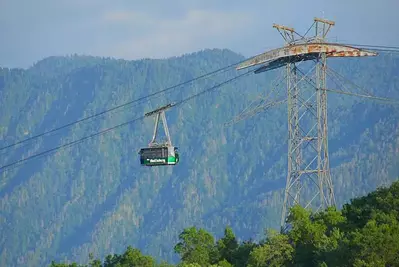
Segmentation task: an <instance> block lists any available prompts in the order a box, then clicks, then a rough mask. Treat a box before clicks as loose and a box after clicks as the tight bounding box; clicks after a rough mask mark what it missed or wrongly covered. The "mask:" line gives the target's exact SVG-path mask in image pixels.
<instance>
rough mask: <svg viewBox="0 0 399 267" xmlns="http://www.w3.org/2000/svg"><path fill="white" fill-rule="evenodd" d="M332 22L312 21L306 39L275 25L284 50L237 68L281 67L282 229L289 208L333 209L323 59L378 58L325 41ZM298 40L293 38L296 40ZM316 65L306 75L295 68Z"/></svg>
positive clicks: (268, 52) (253, 111)
mask: <svg viewBox="0 0 399 267" xmlns="http://www.w3.org/2000/svg"><path fill="white" fill-rule="evenodd" d="M334 25H335V23H334V22H333V21H329V20H325V19H319V18H315V19H314V23H313V25H312V27H310V29H309V30H308V32H309V31H310V30H311V29H312V28H313V29H315V34H314V36H312V37H310V38H309V37H305V36H306V34H307V33H308V32H307V33H306V34H305V36H303V35H300V34H298V33H297V32H296V31H295V30H294V29H293V28H290V27H286V26H282V25H277V24H274V25H273V27H274V28H276V29H277V30H278V31H279V33H280V34H281V36H282V37H283V38H284V40H285V46H284V47H282V48H277V49H274V50H271V51H267V52H265V53H263V54H260V55H258V56H255V57H253V58H252V59H249V60H247V61H245V62H243V63H241V64H240V65H239V66H238V67H237V70H240V69H244V68H248V67H251V66H255V65H263V66H261V67H260V68H258V69H257V70H255V71H254V72H255V73H261V72H265V71H269V70H273V69H277V68H280V67H283V66H285V72H286V82H287V104H288V105H287V106H288V173H287V178H286V188H285V192H284V203H283V207H282V214H281V230H282V231H285V230H286V229H287V227H288V225H287V218H288V216H289V212H290V209H291V207H293V206H294V205H300V206H302V207H304V208H312V210H314V211H318V210H320V209H325V208H327V207H329V206H335V205H336V204H335V196H334V189H333V183H332V179H331V174H330V166H329V157H328V124H327V90H328V89H327V84H326V77H327V58H328V57H364V56H376V55H377V54H376V53H374V52H370V51H365V50H362V49H359V48H355V47H351V46H347V45H341V44H337V43H328V42H327V41H326V36H327V33H328V32H329V30H330V29H331V27H332V26H334ZM297 36H299V38H297V39H295V37H297ZM304 61H307V62H310V63H312V62H313V63H314V64H313V66H312V67H309V71H308V72H307V73H304V72H303V71H302V70H301V68H299V65H300V64H301V63H302V62H304ZM280 102H281V101H280ZM276 103H277V102H269V103H268V104H267V105H263V106H260V107H257V108H255V109H254V110H252V111H249V112H246V114H243V115H240V116H238V119H236V121H238V120H241V119H242V118H243V117H248V116H252V115H254V114H255V113H256V112H258V109H259V108H262V109H264V108H269V107H271V106H273V105H275V104H276Z"/></svg>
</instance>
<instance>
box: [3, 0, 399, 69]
mask: <svg viewBox="0 0 399 267" xmlns="http://www.w3.org/2000/svg"><path fill="white" fill-rule="evenodd" d="M398 10H399V0H379V1H376V0H335V1H333V0H330V1H321V0H320V1H316V0H301V1H298V0H278V1H276V0H273V1H268V0H247V1H231V0H230V1H228V0H169V1H167V0H141V1H136V0H0V36H1V39H0V66H3V67H28V66H30V65H32V64H33V63H34V62H36V61H38V60H40V59H43V58H45V57H47V56H52V55H65V54H72V53H77V54H87V55H96V56H111V57H116V58H125V59H138V58H144V57H149V58H164V57H169V56H178V55H181V54H184V53H190V52H194V51H197V50H201V49H204V48H229V49H232V50H233V51H236V52H238V53H241V54H243V55H245V56H251V55H254V54H258V53H261V52H263V51H264V50H265V49H267V48H271V47H276V46H278V45H282V44H283V41H282V38H281V36H280V35H279V34H278V32H277V31H276V30H275V29H273V28H272V24H273V23H279V24H284V25H287V26H290V27H294V28H295V29H296V30H297V31H298V32H300V33H304V32H305V31H306V30H307V29H308V27H309V26H310V25H311V24H312V22H313V17H314V16H318V17H323V16H324V18H326V19H330V20H334V21H335V22H336V26H335V27H334V29H333V30H332V31H331V32H330V34H329V36H330V37H333V38H338V41H342V42H346V43H355V44H376V45H398V44H399V27H398V21H399V19H397V16H398V15H397V14H398Z"/></svg>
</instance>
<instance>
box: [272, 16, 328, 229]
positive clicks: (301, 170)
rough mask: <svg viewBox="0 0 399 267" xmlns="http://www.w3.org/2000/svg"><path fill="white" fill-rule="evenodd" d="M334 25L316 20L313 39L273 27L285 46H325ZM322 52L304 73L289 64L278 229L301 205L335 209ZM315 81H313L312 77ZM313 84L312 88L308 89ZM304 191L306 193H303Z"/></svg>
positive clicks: (283, 225) (323, 54)
mask: <svg viewBox="0 0 399 267" xmlns="http://www.w3.org/2000/svg"><path fill="white" fill-rule="evenodd" d="M333 25H334V22H331V21H327V20H322V19H315V21H314V28H315V31H316V33H315V36H314V37H313V38H310V39H305V38H304V37H301V38H300V39H299V40H295V38H294V33H295V31H294V29H292V28H288V27H285V26H280V25H274V26H273V27H274V28H276V29H277V30H278V31H279V32H280V33H281V35H282V36H283V38H284V39H285V41H286V44H285V46H291V45H294V44H297V43H298V42H305V43H306V42H312V43H317V42H319V43H324V42H325V37H326V35H327V33H328V31H329V30H330V28H331V27H332V26H333ZM326 59H327V57H326V53H325V52H320V53H318V54H317V56H316V57H315V58H314V59H313V62H314V65H313V66H312V67H310V70H309V72H308V73H303V72H302V71H301V70H300V69H299V68H298V65H299V64H301V62H300V63H296V62H290V61H289V62H288V63H287V64H286V74H287V76H286V77H287V78H286V80H287V104H288V173H287V180H286V188H285V193H284V203H283V207H282V215H281V229H282V231H285V230H286V228H287V219H288V216H289V211H290V208H291V207H293V206H294V205H300V206H302V207H305V208H309V207H312V209H314V210H315V211H317V210H320V209H325V208H326V207H329V206H335V197H334V189H333V183H332V179H331V174H330V166H329V157H328V123H327V91H326V90H324V89H325V88H326V71H327V69H326V63H327V60H326ZM312 72H313V74H315V77H312V76H313V75H312V74H310V73H312ZM312 83H313V85H311V84H312ZM304 189H306V191H304Z"/></svg>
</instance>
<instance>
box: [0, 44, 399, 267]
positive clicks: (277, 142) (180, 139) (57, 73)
mask: <svg viewBox="0 0 399 267" xmlns="http://www.w3.org/2000/svg"><path fill="white" fill-rule="evenodd" d="M242 59H244V58H243V57H241V56H240V55H237V54H235V53H234V52H232V51H229V50H204V51H201V52H197V53H193V54H188V55H184V56H182V57H176V58H170V59H165V60H148V59H146V60H138V61H124V60H114V59H102V58H95V57H82V56H72V57H51V58H47V59H44V60H42V61H40V62H38V63H37V64H35V65H34V66H33V67H31V68H29V69H27V70H21V69H11V70H9V69H1V70H0V102H1V103H0V140H1V142H0V146H1V147H4V146H6V145H8V144H12V143H14V142H17V141H18V140H22V139H25V138H28V137H30V136H34V135H37V134H40V133H42V132H44V131H46V130H50V129H53V128H55V127H59V126H62V125H64V124H66V123H69V122H72V121H74V120H78V119H81V118H83V117H86V116H89V115H92V114H95V113H97V112H101V111H103V110H105V109H107V108H110V107H113V106H116V105H118V104H122V103H125V102H127V101H130V100H134V99H138V98H140V97H143V96H146V95H148V94H151V93H153V92H157V91H159V90H162V89H164V88H166V87H169V86H173V85H175V84H178V83H181V82H184V81H186V80H189V79H191V78H194V77H196V76H199V75H202V74H204V73H207V72H210V71H212V70H216V69H219V68H221V67H224V66H227V65H230V64H233V63H235V62H237V61H240V60H242ZM329 66H331V67H332V68H333V69H334V70H335V71H337V72H339V73H341V74H342V75H344V76H345V77H346V78H348V79H350V80H351V81H353V82H354V83H356V84H358V85H359V86H364V87H365V88H366V89H367V90H369V91H371V92H372V93H374V94H375V95H378V96H385V97H387V96H389V97H392V98H396V99H399V79H398V77H397V73H398V71H399V57H394V56H391V55H386V56H384V55H381V56H379V57H376V58H360V59H348V60H347V59H339V60H331V62H330V63H329ZM279 73H280V72H279V70H276V71H272V72H270V73H267V74H258V75H250V76H248V77H243V78H241V79H239V80H237V81H235V82H233V83H231V84H228V85H225V86H223V87H222V88H219V89H217V90H216V91H214V92H210V93H208V94H205V95H202V96H200V97H197V98H194V99H192V100H191V101H189V102H187V103H185V104H184V105H182V106H178V107H176V108H173V109H171V110H169V111H167V112H166V115H167V120H168V124H169V128H170V129H169V130H170V133H171V136H172V142H173V143H174V144H175V145H176V146H177V147H179V150H180V153H181V156H180V162H179V164H178V165H177V166H175V167H171V168H169V167H168V168H163V167H161V168H145V167H141V166H140V165H139V158H138V154H137V152H138V150H139V149H140V148H141V147H145V146H146V145H147V144H148V142H149V141H150V139H151V136H152V131H153V126H154V121H153V119H151V118H147V119H145V120H139V121H137V122H135V123H132V124H131V125H128V126H125V127H122V128H120V129H117V130H114V131H112V132H109V133H107V134H105V135H102V136H98V137H95V138H92V139H88V140H85V142H83V143H81V144H79V145H76V146H73V147H70V148H66V149H63V150H59V151H57V152H55V153H53V154H51V155H49V156H46V157H42V158H36V159H32V160H29V161H26V162H23V163H24V164H23V165H21V166H19V167H17V168H13V169H11V170H8V171H6V172H3V173H0V207H1V210H0V223H1V228H0V265H1V266H15V265H18V264H24V265H25V266H38V265H43V264H48V263H49V262H50V261H51V260H53V259H54V260H62V259H66V258H68V259H69V260H73V261H78V262H83V261H85V260H86V259H87V258H88V255H89V254H90V253H93V254H94V256H96V257H103V256H104V255H106V254H109V253H114V252H116V253H121V252H122V251H123V250H124V249H125V248H126V246H127V245H132V246H134V247H137V248H139V249H141V250H142V251H143V253H145V254H150V255H152V256H154V257H155V258H157V259H165V260H167V261H169V262H172V261H174V260H176V259H177V255H175V254H174V253H173V247H172V246H170V244H175V243H176V242H177V240H178V234H179V233H180V232H181V231H182V230H183V229H184V228H186V227H189V226H197V227H204V228H206V229H207V230H208V231H209V232H211V233H212V234H214V235H215V236H221V235H222V234H223V232H222V230H223V229H224V226H226V225H230V226H231V227H232V229H233V230H234V232H235V233H236V235H237V237H239V238H240V239H248V238H250V237H252V238H255V237H259V236H262V235H263V229H264V228H265V227H278V223H279V219H280V211H281V202H282V199H283V195H282V192H283V190H284V186H285V178H286V169H287V168H286V162H287V160H286V157H287V152H286V151H287V142H286V136H287V122H286V120H287V112H286V106H285V105H281V106H278V107H274V108H272V109H271V110H268V111H266V112H264V113H262V114H258V115H257V116H256V117H254V118H251V119H248V120H246V121H242V122H239V123H238V124H235V125H233V126H230V127H228V128H224V127H223V123H225V122H227V121H228V120H230V119H232V118H233V117H234V116H235V115H237V114H238V113H239V112H240V111H241V110H243V109H244V108H245V107H246V106H247V105H248V104H249V103H250V101H251V100H253V99H255V98H257V97H258V95H259V94H260V93H262V94H266V92H268V90H270V84H271V82H272V80H273V78H274V77H275V76H276V75H277V74H279ZM236 74H237V73H236V71H235V70H234V69H233V70H230V71H228V72H226V73H223V74H219V75H217V76H212V77H211V78H207V79H201V80H198V81H196V82H195V83H193V84H190V85H185V86H183V87H181V88H176V89H173V90H172V91H171V92H167V93H165V94H163V95H161V96H156V97H153V98H151V100H150V101H147V100H146V101H142V102H141V103H135V104H133V105H129V106H126V107H124V108H123V109H122V110H117V111H116V112H112V114H108V115H106V116H101V117H97V118H96V119H94V120H91V121H90V122H88V121H85V122H83V123H79V124H76V125H74V126H72V127H69V128H65V129H62V130H60V131H58V132H54V133H52V134H51V135H49V136H45V137H42V138H38V139H35V140H32V142H27V143H24V144H21V145H20V146H16V147H11V148H9V149H4V150H0V153H1V155H2V157H1V160H0V163H1V166H3V165H6V164H8V163H11V162H13V161H15V160H18V159H20V158H23V157H28V156H30V155H33V154H35V153H40V152H42V151H45V150H47V149H51V148H53V147H56V146H59V145H61V144H64V143H67V142H70V141H73V140H76V139H78V138H82V137H84V136H87V135H89V134H92V133H95V132H97V131H100V130H102V129H105V128H108V127H112V126H114V125H117V124H120V123H123V122H126V121H128V120H131V119H134V118H136V117H140V116H142V115H143V114H144V113H145V112H148V111H151V110H153V109H155V108H157V107H159V106H162V105H165V104H167V103H169V102H171V101H180V100H181V99H184V98H186V97H189V96H190V95H192V94H195V93H198V92H200V91H202V90H204V89H207V88H210V87H212V86H214V85H216V84H218V83H220V82H223V81H224V80H226V79H229V78H231V77H233V76H234V75H236ZM332 86H333V84H332ZM337 89H338V88H337ZM357 92H359V90H358V91H357ZM328 101H329V110H328V112H329V113H328V116H329V137H330V139H329V152H330V165H331V168H332V177H333V182H334V188H335V194H336V199H337V202H338V203H337V205H338V206H342V204H343V203H344V202H347V201H348V200H349V199H350V198H353V197H355V196H359V195H364V194H366V193H367V192H370V191H372V190H374V189H375V188H376V187H377V186H379V185H383V184H390V183H391V181H392V180H393V179H395V178H397V177H398V176H399V161H398V156H399V137H398V136H399V127H398V126H399V125H398V124H399V122H398V118H399V108H398V105H396V106H395V105H388V104H381V103H377V102H374V101H373V100H367V99H366V100H364V99H361V98H357V97H354V96H345V95H334V94H330V95H329V100H328ZM375 177H378V179H375Z"/></svg>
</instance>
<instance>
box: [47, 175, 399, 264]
mask: <svg viewBox="0 0 399 267" xmlns="http://www.w3.org/2000/svg"><path fill="white" fill-rule="evenodd" d="M288 221H289V224H290V226H291V227H290V230H289V231H287V232H284V233H279V232H276V231H274V230H269V231H267V232H266V234H265V237H264V238H263V239H262V240H261V241H260V242H258V243H257V242H254V241H252V240H247V241H244V242H238V240H237V237H236V236H235V234H234V232H233V230H232V229H231V227H226V228H225V230H224V236H223V237H221V238H220V239H218V240H215V238H214V236H213V235H212V234H210V233H209V232H207V231H206V230H205V229H202V228H199V229H197V228H196V227H190V228H186V229H184V231H183V232H182V233H181V234H180V235H179V242H178V243H177V244H176V245H175V246H174V251H175V252H176V253H177V254H179V256H180V259H181V262H180V263H179V264H177V265H172V264H168V263H165V262H161V263H158V262H157V261H156V260H154V259H153V258H152V257H151V256H148V255H143V254H142V253H141V251H140V250H139V249H135V248H132V247H131V246H129V247H128V248H127V249H126V251H125V252H124V253H122V254H113V255H111V254H110V255H108V256H107V257H106V258H105V260H104V261H100V260H98V259H93V258H92V256H91V259H90V263H89V264H88V265H78V264H76V263H70V264H65V263H55V262H52V263H51V267H77V266H87V267H89V266H90V267H102V266H104V267H111V266H119V267H123V266H141V267H167V266H170V267H172V266H179V267H189V266H190V267H202V266H203V267H208V266H210V267H229V266H230V267H231V266H236V267H239V266H240V267H241V266H242V267H244V266H248V267H263V266H264V267H266V266H271V267H278V266H298V267H299V266H309V267H311V266H325V267H326V266H341V267H345V266H348V267H349V266H356V267H360V266H364V267H366V266H399V181H397V182H394V183H393V184H392V185H391V186H390V187H388V188H379V189H378V190H376V191H374V192H372V193H370V194H368V195H367V196H364V197H359V198H356V199H354V200H352V201H351V203H349V204H345V205H344V206H343V208H342V211H340V210H337V209H336V208H327V209H326V210H324V211H321V212H317V213H312V212H310V211H309V210H306V209H304V208H302V207H300V206H294V207H293V208H292V209H291V214H290V216H289V220H288Z"/></svg>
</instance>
